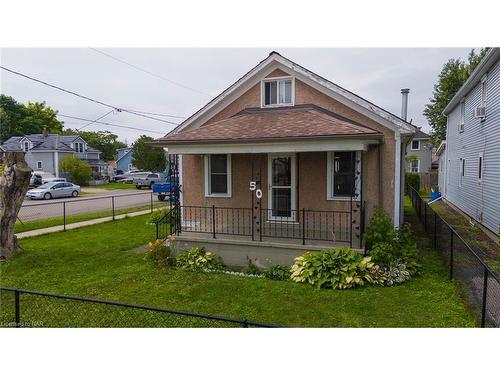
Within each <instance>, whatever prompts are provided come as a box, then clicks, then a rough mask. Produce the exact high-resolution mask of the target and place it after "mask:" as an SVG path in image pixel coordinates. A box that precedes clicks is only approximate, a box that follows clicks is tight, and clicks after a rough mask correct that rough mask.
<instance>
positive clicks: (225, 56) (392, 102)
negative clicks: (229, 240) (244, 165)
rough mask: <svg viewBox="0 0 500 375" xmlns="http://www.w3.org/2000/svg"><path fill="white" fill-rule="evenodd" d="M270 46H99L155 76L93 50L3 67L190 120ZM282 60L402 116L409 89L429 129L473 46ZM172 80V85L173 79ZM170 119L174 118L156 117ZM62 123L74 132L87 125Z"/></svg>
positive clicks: (125, 132)
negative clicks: (448, 72) (451, 64)
mask: <svg viewBox="0 0 500 375" xmlns="http://www.w3.org/2000/svg"><path fill="white" fill-rule="evenodd" d="M271 50H272V49H270V48H266V49H171V48H161V49H160V48H158V49H136V48H129V49H123V48H120V49H112V48H109V49H101V51H104V52H106V53H108V54H110V55H113V56H114V57H116V58H119V59H122V60H125V61H126V62H128V63H130V64H134V65H136V66H139V67H140V68H142V69H145V70H148V71H150V72H153V73H155V74H156V75H159V76H161V77H163V78H165V79H162V78H157V77H153V76H151V75H149V74H147V73H144V72H142V71H139V70H137V69H134V68H132V67H130V66H128V65H125V64H123V63H120V62H118V61H115V60H113V59H111V58H109V57H106V56H104V55H102V54H100V53H98V52H96V51H94V50H92V49H89V48H78V49H70V48H64V49H46V48H35V49H2V50H1V54H0V61H1V65H2V66H4V67H7V68H9V69H12V70H16V71H19V72H21V73H24V74H26V75H29V76H32V77H34V78H38V79H40V80H43V81H46V82H49V83H52V84H54V85H57V86H61V87H63V88H65V89H69V90H72V91H75V92H77V93H80V94H82V95H85V96H88V97H91V98H94V99H97V100H99V101H102V102H106V103H110V104H112V105H114V106H117V107H121V108H127V109H132V110H137V111H145V112H153V113H159V114H166V115H172V116H183V117H187V116H189V115H191V114H192V113H193V112H195V111H196V110H198V109H199V108H200V107H202V106H203V105H204V104H206V103H207V102H208V101H209V100H210V99H212V98H213V97H214V96H216V95H217V94H219V93H220V92H221V91H222V90H224V89H225V88H227V87H228V86H229V85H231V84H232V83H233V82H234V81H236V80H237V79H238V78H239V77H241V76H242V75H243V74H245V73H246V72H247V71H249V70H250V69H251V68H252V67H253V66H255V65H256V64H257V63H258V62H259V61H261V60H263V59H264V58H265V57H266V56H267V55H268V53H269V52H270V51H271ZM275 50H276V51H278V52H279V53H281V54H282V55H283V56H285V57H288V58H289V59H291V60H293V61H295V62H296V63H298V64H300V65H302V66H304V67H306V68H308V69H309V70H312V71H313V72H315V73H317V74H319V75H321V76H323V77H325V78H327V79H329V80H330V81H332V82H335V83H336V84H339V85H340V86H343V87H344V88H346V89H348V90H350V91H353V92H355V93H356V94H358V95H360V96H362V97H364V98H366V99H368V100H370V101H371V102H373V103H375V104H377V105H379V106H380V107H382V108H385V109H387V110H388V111H390V112H393V113H394V114H397V115H399V114H400V112H401V94H400V89H401V88H410V90H411V92H410V97H409V107H408V119H413V124H415V125H417V126H422V128H423V130H425V131H428V130H429V126H428V124H427V121H426V119H425V118H424V117H423V115H422V110H423V108H424V105H425V104H426V103H427V102H428V98H429V97H430V96H431V93H432V88H433V85H434V83H435V81H436V78H437V75H438V74H439V72H440V70H441V66H442V64H443V63H444V62H446V61H447V60H448V59H450V58H458V57H460V58H466V56H467V54H468V52H469V51H470V48H460V49H457V48H442V49H438V48H428V49H419V48H410V49H402V48H394V49H380V48H366V49H359V48H353V49H337V48H334V49H330V48H328V49H327V48H325V49H305V48H294V49H286V48H282V49H280V48H275ZM169 81H172V82H175V83H172V82H169ZM0 88H1V93H2V94H6V95H10V96H13V97H14V98H15V99H16V100H18V101H20V102H24V103H25V102H28V101H31V102H34V101H45V102H46V103H47V104H48V105H49V106H51V107H52V108H54V109H56V110H58V111H59V113H60V114H65V115H71V116H76V117H82V118H86V119H96V118H98V117H99V116H102V115H104V114H105V113H106V112H108V111H109V108H106V107H103V106H101V105H98V104H95V103H91V102H88V101H86V100H83V99H79V98H77V97H74V96H72V95H68V94H65V93H63V92H61V91H57V90H54V89H52V88H49V87H46V86H43V85H40V84H38V83H35V82H32V81H29V80H27V79H25V78H22V77H19V76H15V75H12V74H11V73H8V72H5V71H3V70H1V71H0ZM156 117H159V118H161V119H164V120H168V121H172V122H180V121H181V119H179V118H174V117H171V118H170V117H165V116H162V117H160V116H156ZM60 119H61V120H64V123H65V127H71V128H76V127H80V126H82V125H85V124H86V122H82V121H77V120H69V119H65V118H62V117H61V118H60ZM101 121H106V122H109V123H114V124H119V125H125V126H132V127H138V128H144V129H148V130H151V131H155V132H160V133H167V132H168V131H169V130H171V129H172V128H173V127H174V125H170V124H166V123H163V122H159V121H155V120H150V119H146V118H142V117H138V116H135V115H131V114H126V113H123V112H122V113H117V114H113V113H112V114H110V115H108V116H106V117H105V118H103V119H102V120H101ZM85 129H86V130H106V129H107V130H111V131H113V132H115V133H116V134H118V135H119V138H120V139H121V140H127V141H128V142H129V143H130V142H133V141H134V140H135V139H136V138H137V137H138V136H139V135H141V134H148V135H150V136H153V137H158V136H160V134H157V133H145V132H143V131H136V130H129V129H122V128H117V127H111V126H107V125H101V124H92V125H90V126H87V127H86V128H85Z"/></svg>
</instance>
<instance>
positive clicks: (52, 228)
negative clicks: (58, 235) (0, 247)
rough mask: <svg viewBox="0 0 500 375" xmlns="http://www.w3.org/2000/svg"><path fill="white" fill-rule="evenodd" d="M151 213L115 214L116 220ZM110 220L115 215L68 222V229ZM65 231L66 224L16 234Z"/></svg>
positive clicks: (31, 234)
mask: <svg viewBox="0 0 500 375" xmlns="http://www.w3.org/2000/svg"><path fill="white" fill-rule="evenodd" d="M150 213H151V210H144V211H137V212H130V213H128V214H120V215H115V220H119V219H125V218H126V217H134V216H141V215H146V214H150ZM108 221H113V216H107V217H101V218H99V219H92V220H87V221H80V222H78V223H71V224H66V230H69V229H75V228H81V227H86V226H89V225H94V224H100V223H105V222H108ZM63 231H64V225H56V226H54V227H48V228H40V229H35V230H30V231H26V232H21V233H16V236H17V238H19V239H21V238H28V237H35V236H41V235H42V234H48V233H55V232H63Z"/></svg>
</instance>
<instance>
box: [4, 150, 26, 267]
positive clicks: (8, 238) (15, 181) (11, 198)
mask: <svg viewBox="0 0 500 375" xmlns="http://www.w3.org/2000/svg"><path fill="white" fill-rule="evenodd" d="M0 166H1V167H0V258H1V259H8V258H11V257H12V256H14V255H15V254H16V253H17V252H18V251H19V250H20V249H19V246H18V245H17V238H16V236H15V235H14V225H15V224H16V218H17V215H18V214H19V210H20V209H21V206H22V204H23V200H24V197H25V196H26V192H27V191H28V188H29V181H30V177H31V168H30V167H29V166H28V164H27V163H26V161H25V160H24V153H22V152H4V153H2V152H1V151H0ZM2 169H3V171H2Z"/></svg>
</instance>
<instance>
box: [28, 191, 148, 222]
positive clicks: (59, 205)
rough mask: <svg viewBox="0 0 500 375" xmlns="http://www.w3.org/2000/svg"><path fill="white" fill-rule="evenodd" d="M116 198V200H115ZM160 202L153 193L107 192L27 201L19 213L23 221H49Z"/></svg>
mask: <svg viewBox="0 0 500 375" xmlns="http://www.w3.org/2000/svg"><path fill="white" fill-rule="evenodd" d="M113 197H114V198H113ZM151 198H152V199H153V203H156V202H158V200H157V198H156V196H154V195H153V196H152V197H151V191H150V190H148V191H125V192H121V191H107V192H103V193H99V194H95V195H92V196H83V197H81V196H80V197H77V198H59V199H51V200H49V201H46V200H28V199H27V200H26V201H25V202H24V203H23V206H22V208H21V210H20V212H19V215H18V216H19V218H20V219H21V220H22V221H32V220H40V219H48V218H51V217H60V216H63V214H64V210H66V216H69V215H77V214H85V213H90V212H96V211H107V210H109V211H111V210H112V209H113V205H114V209H115V210H120V209H124V208H130V207H138V206H145V205H149V204H150V203H151Z"/></svg>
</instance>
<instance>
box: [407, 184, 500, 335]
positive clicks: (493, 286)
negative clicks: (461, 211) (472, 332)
mask: <svg viewBox="0 0 500 375" xmlns="http://www.w3.org/2000/svg"><path fill="white" fill-rule="evenodd" d="M407 193H408V195H409V197H410V200H411V202H412V206H413V208H414V209H415V211H416V214H417V216H418V218H419V220H420V221H421V223H422V224H423V226H424V228H425V232H426V233H427V234H428V235H429V237H430V238H431V239H432V241H433V244H434V248H435V249H436V250H437V251H438V253H439V255H440V256H441V258H442V260H443V261H444V263H445V264H446V266H447V267H448V270H449V277H450V279H451V280H454V281H455V282H457V283H458V285H459V286H460V291H461V293H462V294H463V297H464V299H465V300H466V301H467V304H468V305H469V307H470V310H471V311H472V313H473V314H474V316H475V317H476V319H477V323H478V324H479V325H480V326H481V327H500V280H499V278H498V277H497V276H496V275H495V273H494V272H493V271H491V270H490V269H489V268H488V266H487V265H486V264H484V262H483V261H482V260H481V259H480V258H479V256H478V255H477V253H476V252H475V251H474V249H472V248H471V247H470V246H469V245H468V244H467V243H466V242H465V241H464V240H463V238H462V237H460V235H459V234H458V233H457V232H456V231H455V230H454V229H453V228H452V227H451V226H450V225H449V224H448V223H447V222H446V221H445V220H444V219H443V218H442V217H441V216H440V215H439V214H438V213H437V212H436V211H434V210H433V209H432V206H430V205H429V204H428V203H427V202H426V201H425V200H424V199H423V198H422V197H421V196H420V194H419V193H418V192H417V191H416V190H415V189H413V188H412V187H411V186H407Z"/></svg>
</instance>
